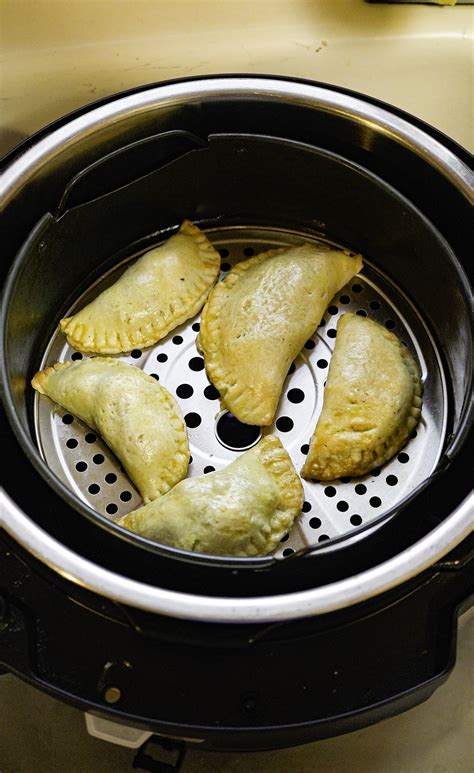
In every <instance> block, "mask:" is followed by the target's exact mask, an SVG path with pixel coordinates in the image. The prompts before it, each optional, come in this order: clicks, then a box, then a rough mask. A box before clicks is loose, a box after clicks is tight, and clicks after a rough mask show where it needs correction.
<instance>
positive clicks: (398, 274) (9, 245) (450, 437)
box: [0, 75, 473, 767]
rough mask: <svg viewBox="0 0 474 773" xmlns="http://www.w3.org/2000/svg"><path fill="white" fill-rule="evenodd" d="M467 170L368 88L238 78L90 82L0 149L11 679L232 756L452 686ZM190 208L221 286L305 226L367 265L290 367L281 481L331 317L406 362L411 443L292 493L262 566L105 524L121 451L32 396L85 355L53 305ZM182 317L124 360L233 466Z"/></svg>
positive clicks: (120, 489) (1, 592)
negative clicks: (33, 129) (401, 349)
mask: <svg viewBox="0 0 474 773" xmlns="http://www.w3.org/2000/svg"><path fill="white" fill-rule="evenodd" d="M468 164H469V157H468V154H467V153H466V152H465V151H464V150H463V149H462V148H460V147H459V146H458V145H456V144H455V143H454V142H452V141H451V140H450V139H449V138H447V137H445V136H443V135H442V134H440V133H439V132H437V131H436V130H434V129H432V128H431V127H429V126H427V125H425V124H423V123H422V122H421V121H419V120H417V119H415V118H413V117H411V116H409V115H407V114H405V113H402V112H401V111H399V110H397V109H395V108H393V107H390V106H388V105H385V104H383V103H380V102H376V101H375V100H372V99H369V98H367V97H365V96H362V95H359V94H355V93H353V92H348V91H345V90H342V89H338V88H335V87H331V86H328V85H325V84H317V83H312V82H307V81H298V80H294V79H281V78H278V79H277V78H273V77H265V76H261V77H256V76H243V75H238V76H222V77H218V76H212V77H209V78H200V79H189V80H182V81H172V82H167V83H162V84H158V85H154V86H147V87H146V88H143V89H138V90H135V91H131V92H126V93H123V94H119V95H117V96H114V97H110V98H108V99H106V100H103V101H101V102H98V103H95V104H93V105H91V106H88V107H86V108H83V109H81V110H78V111H76V112H75V113H73V114H71V115H69V116H66V117H65V118H63V119H62V120H60V121H57V122H55V123H54V124H52V125H50V126H49V127H47V128H45V129H44V130H43V131H41V132H39V133H38V134H36V135H34V136H33V137H31V138H30V139H29V140H27V141H25V142H24V143H23V144H22V145H21V146H19V147H18V148H16V149H15V150H13V151H12V152H11V153H10V154H9V155H8V156H7V157H6V159H5V161H4V173H3V192H4V214H3V220H4V239H3V243H4V253H3V254H4V258H3V261H2V269H3V274H4V276H5V282H4V290H3V299H2V327H1V335H2V389H3V412H2V420H3V425H2V429H3V434H2V437H3V438H4V462H3V473H4V474H3V480H4V492H3V494H2V504H1V510H0V663H1V664H2V668H3V669H4V670H6V671H11V672H12V673H14V674H17V675H18V676H20V677H21V678H23V679H26V680H27V681H29V682H31V683H32V684H34V685H35V686H37V687H38V688H39V689H42V690H45V691H47V692H49V693H50V694H52V695H54V696H56V697H57V698H59V699H62V700H65V701H68V702H70V703H72V704H73V705H75V706H77V707H79V708H81V709H83V710H84V711H86V712H88V713H89V714H91V715H95V716H98V717H104V718H108V719H112V720H114V721H116V722H117V723H122V724H127V725H130V726H133V727H137V728H143V729H145V730H149V731H151V732H153V733H154V734H156V737H159V738H163V737H164V738H165V739H173V743H175V744H177V745H178V746H180V745H183V744H186V743H189V744H191V743H193V742H199V743H202V744H203V745H204V746H205V747H206V748H209V749H226V750H237V749H238V750H242V749H269V748H276V747H283V746H290V745H293V744H301V743H305V742H309V741H312V740H315V739H318V738H325V737H329V736H333V735H337V734H340V733H344V732H348V731H351V730H354V729H357V728H360V727H363V726H364V725H367V724H370V723H372V722H376V721H379V720H380V719H382V718H385V717H388V716H392V715H394V714H396V713H398V712H401V711H404V710H405V709H408V708H410V707H411V706H414V705H416V704H417V703H420V702H421V701H423V700H425V699H426V698H428V697H429V696H430V695H431V694H432V693H433V692H434V690H435V689H436V688H437V687H438V686H439V685H440V684H441V683H442V682H443V681H444V680H445V679H446V678H447V676H448V675H449V672H450V671H451V669H452V667H453V664H454V660H455V654H456V622H457V616H458V614H459V613H460V612H462V611H463V610H464V609H466V608H467V605H468V603H469V598H470V594H471V593H472V553H473V538H472V524H473V506H472V500H471V499H470V498H469V495H470V475H469V464H468V461H469V458H472V452H471V454H470V453H469V443H470V440H469V428H470V420H471V414H470V405H471V403H470V394H471V392H470V390H471V381H470V379H471V347H470V342H471V327H470V324H471V322H470V291H469V283H468V277H467V274H468V272H469V271H471V270H472V258H471V254H470V249H471V244H472V238H471V237H472V234H471V218H470V198H471V197H472V173H471V171H470V169H469V166H468ZM184 218H188V219H190V220H191V221H193V222H195V223H197V224H198V225H199V227H200V228H202V229H203V230H205V231H206V233H207V235H208V237H209V238H210V239H211V241H212V242H213V243H214V244H215V246H216V248H217V249H218V250H219V251H220V254H221V258H222V265H221V275H222V276H225V275H226V273H227V272H228V270H229V269H230V267H231V266H232V265H235V264H236V263H237V262H239V261H240V260H243V259H246V258H247V257H248V256H250V255H253V254H257V253H258V252H260V251H262V250H264V249H268V248H269V247H281V246H288V245H293V244H299V243H302V242H303V241H310V242H316V243H321V242H322V243H324V244H333V245H337V246H341V247H344V248H348V249H350V250H352V251H355V252H361V253H362V254H363V256H364V269H363V271H362V272H361V273H360V275H358V276H357V277H355V278H354V279H353V280H352V281H351V282H349V283H348V285H347V286H346V287H345V288H343V290H341V292H340V293H338V294H337V296H336V297H335V298H333V299H332V301H331V303H330V305H329V307H328V310H327V312H326V314H325V316H324V318H323V320H322V321H321V324H320V326H319V328H318V329H317V331H315V333H314V335H313V336H312V338H311V339H310V340H309V341H308V342H307V343H306V345H305V347H304V349H303V350H302V352H301V354H300V355H299V356H298V358H297V359H296V360H295V362H294V364H293V366H292V367H291V368H290V371H289V374H288V377H287V381H286V383H285V387H284V391H283V397H282V401H281V403H280V407H279V411H278V413H277V416H276V420H275V424H274V425H273V426H272V427H271V428H269V431H271V432H272V433H274V434H276V435H277V436H279V437H280V439H281V440H282V442H283V444H284V445H285V447H286V448H287V450H288V452H289V453H290V455H291V457H292V459H293V461H294V463H295V466H296V468H297V469H300V468H301V465H302V463H303V461H304V458H305V455H306V453H307V449H308V442H309V438H310V436H311V433H312V431H313V429H314V422H315V417H317V415H318V413H319V410H320V406H321V403H322V394H323V389H324V383H325V380H326V376H327V367H328V363H329V361H330V357H331V353H332V350H333V348H334V344H335V336H336V326H337V320H338V318H339V316H340V315H341V314H342V313H344V312H345V311H348V310H351V311H355V312H356V313H359V314H361V315H362V316H364V315H366V316H370V317H372V318H374V319H376V320H378V321H379V322H380V323H382V324H385V325H386V327H387V328H388V329H392V330H394V332H395V333H397V335H398V336H399V337H400V339H401V340H402V341H403V342H404V343H405V345H406V346H407V347H408V348H409V349H410V350H411V351H413V352H414V354H415V355H416V357H417V358H418V361H419V362H420V365H421V370H422V377H423V382H424V403H423V412H422V420H421V422H420V424H419V426H418V428H417V431H416V432H415V433H414V436H413V437H412V438H411V439H410V440H409V442H408V444H407V446H406V447H405V448H404V449H402V451H401V452H400V453H399V454H398V456H396V457H395V458H394V459H393V460H391V461H390V462H389V463H387V464H386V465H384V467H382V468H380V469H377V470H374V471H372V473H369V474H368V475H366V476H363V477H361V478H357V479H349V478H343V479H341V480H337V481H334V482H331V483H329V484H323V483H318V482H306V481H305V482H304V486H305V502H304V505H303V511H302V513H301V516H300V517H299V519H298V520H297V523H296V525H295V527H294V528H293V529H292V531H291V533H290V535H289V536H288V538H284V541H283V542H282V543H281V545H280V547H279V549H278V550H277V551H276V552H275V554H274V555H271V556H267V557H261V558H255V559H254V558H231V557H225V556H224V557H217V556H209V555H203V554H199V553H190V552H187V551H183V550H178V549H174V548H170V547H168V546H166V545H161V544H158V543H154V542H151V541H150V540H147V539H145V538H141V537H138V536H136V535H133V534H131V533H129V532H126V531H125V530H124V529H121V528H120V527H119V526H118V525H117V524H116V521H117V520H118V518H119V517H120V516H121V515H123V514H124V513H126V512H128V511H129V510H131V509H133V508H134V507H136V506H137V505H138V504H139V501H140V499H139V496H138V494H137V492H136V491H135V489H134V488H133V486H132V485H131V484H130V482H129V480H128V479H127V478H126V476H125V474H124V472H123V470H122V469H121V468H120V465H119V464H118V462H117V460H116V459H115V458H114V457H113V455H112V454H111V452H110V451H109V449H108V448H107V446H105V444H103V443H102V441H101V439H100V438H99V437H97V436H96V435H94V433H91V431H90V430H89V429H88V428H86V427H85V426H84V425H82V424H81V423H80V422H79V421H77V419H75V418H74V417H73V416H70V415H69V414H67V413H66V412H65V411H62V410H61V409H59V408H58V407H57V406H56V407H54V406H53V405H52V404H51V403H50V402H49V401H47V400H46V399H45V398H42V399H41V400H40V399H38V397H35V394H34V392H33V390H32V388H31V386H30V381H31V378H32V376H33V374H34V373H35V372H36V371H37V370H38V369H40V368H42V367H44V366H45V365H47V364H49V363H51V362H54V361H56V360H58V359H69V358H71V357H73V358H74V359H77V358H80V357H81V356H82V355H81V353H79V352H75V351H74V350H73V349H71V347H69V346H68V344H67V343H66V341H65V338H64V337H63V336H62V335H61V334H59V333H58V321H59V319H60V318H62V317H64V316H66V314H68V313H70V312H71V310H74V309H77V308H79V307H81V306H82V305H84V303H85V302H86V301H87V300H89V299H90V298H92V297H94V295H96V294H97V293H98V292H100V290H101V289H102V288H103V287H105V286H106V284H107V283H110V282H111V281H113V280H114V278H115V277H117V276H118V275H119V273H120V272H121V271H123V269H124V267H125V266H126V265H128V263H129V261H131V260H134V259H135V258H136V257H137V256H138V255H140V254H141V253H142V252H144V251H145V250H146V249H149V248H150V247H151V246H153V245H156V244H159V243H160V242H162V241H163V240H165V239H166V238H168V237H169V236H170V235H171V234H172V233H174V232H175V231H176V230H177V228H178V227H179V225H180V223H181V221H182V220H183V219H184ZM198 330H199V315H198V316H197V317H196V318H194V319H192V320H189V321H188V322H187V323H185V324H184V325H182V326H181V327H180V328H178V329H177V330H175V331H173V332H172V333H170V335H169V336H168V337H167V338H166V339H165V340H164V341H161V342H160V343H159V344H158V345H157V346H156V347H150V348H149V349H146V350H143V351H142V350H134V351H133V352H131V353H129V354H128V355H126V356H124V357H123V358H122V359H124V360H125V361H128V362H131V363H132V364H134V365H136V366H137V367H141V368H143V370H145V372H147V373H151V374H154V375H155V377H156V378H158V379H159V380H160V383H163V384H164V385H165V386H166V387H167V388H168V389H170V391H171V392H172V393H173V394H175V395H176V396H177V399H178V402H180V405H181V408H182V411H183V415H185V416H186V417H187V425H188V433H189V440H190V447H191V454H192V457H193V459H192V464H191V466H190V470H189V475H200V474H203V473H204V472H205V469H206V468H209V467H211V468H212V469H220V468H222V467H225V466H226V465H227V464H229V463H230V462H231V461H232V459H234V458H236V456H237V455H238V454H239V453H241V452H242V451H243V450H244V449H245V448H248V447H250V446H251V445H252V444H254V443H255V442H256V441H257V440H258V437H259V436H260V429H259V428H257V429H256V430H253V429H252V430H248V429H247V430H246V429H245V427H242V426H239V425H238V424H237V423H235V422H233V421H232V420H231V419H229V418H227V419H224V421H223V420H222V413H221V412H220V410H219V402H218V399H217V395H216V394H214V392H213V391H212V389H209V388H208V387H209V382H208V381H207V379H206V375H205V370H204V368H203V362H202V359H201V357H200V354H199V352H198V351H197V350H196V347H195V338H196V333H197V331H198ZM185 385H187V387H188V389H186V390H185V389H180V387H183V386H185ZM189 388H190V389H191V392H190V391H189ZM292 390H297V392H298V400H297V401H295V400H292V397H291V394H290V393H291V391H292ZM180 394H181V395H182V396H181V397H180ZM294 394H295V392H294V391H293V397H294ZM471 446H472V443H471ZM471 451H472V448H471ZM208 471H209V470H208ZM147 756H148V755H147V751H146V750H142V751H141V752H139V755H138V761H137V765H142V766H144V767H146V766H147V765H151V763H150V762H149V760H148V761H147Z"/></svg>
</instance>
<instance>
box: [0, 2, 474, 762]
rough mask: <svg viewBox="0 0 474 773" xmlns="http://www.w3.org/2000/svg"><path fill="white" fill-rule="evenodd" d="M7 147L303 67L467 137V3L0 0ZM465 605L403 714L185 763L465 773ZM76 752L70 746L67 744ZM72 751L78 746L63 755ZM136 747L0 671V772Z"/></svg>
mask: <svg viewBox="0 0 474 773" xmlns="http://www.w3.org/2000/svg"><path fill="white" fill-rule="evenodd" d="M0 20H1V49H2V53H1V59H0V75H1V89H2V109H1V112H0V152H4V151H7V150H9V149H10V148H11V147H13V146H14V145H15V144H16V143H17V142H19V141H21V140H22V139H23V138H24V137H26V136H28V135H29V134H31V133H32V132H34V131H36V130H37V129H39V128H41V127H42V126H44V125H45V124H47V123H48V122H49V121H51V120H53V119H55V118H57V117H59V116H61V115H64V114H65V113H67V112H68V111H70V110H73V109H74V108H76V107H79V106H81V105H84V104H87V103H88V102H91V101H93V100H95V99H99V98H101V97H104V96H106V95H109V94H112V93H114V92H117V91H120V90H123V89H127V88H132V87H135V86H139V85H141V84H147V83H153V82H155V81H160V80H165V79H168V78H178V77H183V76H187V75H203V74H211V73H225V72H248V73H270V74H276V75H279V74H280V75H292V76H298V77H304V78H311V79H315V80H319V81H325V82H328V83H333V84H336V85H339V86H343V87H346V88H350V89H354V90H356V91H360V92H363V93H366V94H368V95H371V96H374V97H377V98H379V99H382V100H384V101H386V102H388V103H392V104H394V105H396V106H398V107H401V108H403V109H404V110H407V111H408V112H411V113H413V114H414V115H416V116H418V117H420V118H422V119H424V120H425V121H427V122H428V123H431V124H432V125H434V126H436V127H437V128H438V129H440V130H441V131H444V132H445V133H447V134H448V135H450V136H451V137H452V138H454V139H455V140H457V141H458V142H460V143H461V144H463V145H464V146H466V147H468V148H471V149H472V148H473V147H474V143H473V137H474V133H473V126H472V123H473V120H472V119H473V116H472V37H473V8H472V7H469V6H462V7H461V6H457V7H454V8H447V7H444V8H440V7H435V6H423V5H377V4H368V3H365V2H363V0H292V2H288V0H161V1H160V2H156V0H93V1H91V0H0ZM473 638H474V612H472V611H471V612H469V613H467V614H465V615H464V616H463V617H462V618H461V621H460V637H459V648H458V662H457V665H456V667H455V670H454V672H453V674H452V676H451V678H450V679H449V680H448V682H447V683H446V684H445V685H443V686H442V687H441V688H440V689H439V690H438V691H437V693H436V694H435V695H434V696H433V697H432V698H431V699H430V700H429V701H428V703H426V704H423V705H421V706H419V707H417V708H415V709H412V710H411V711H409V712H407V713H406V714H403V715H400V716H398V717H395V718H393V719H390V720H387V721H385V722H384V723H381V724H379V725H377V726H374V727H371V728H367V729H365V730H361V731H358V732H355V733H351V734H350V735H348V736H344V737H340V738H335V739H330V740H327V741H321V742H318V743H315V744H310V745H307V746H304V747H298V748H295V749H287V750H283V751H278V752H264V753H260V754H250V755H245V756H244V755H237V754H235V755H234V754H208V753H205V752H203V751H199V750H192V751H191V752H190V753H189V754H188V757H187V759H186V761H185V764H184V766H183V772H184V773H192V772H193V771H196V772H197V771H203V772H205V771H207V770H209V771H210V770H214V771H215V770H217V771H237V770H246V771H251V772H252V773H254V772H255V773H258V771H270V770H271V771H273V773H280V772H281V773H283V771H285V773H286V771H290V770H294V771H298V773H304V772H305V771H308V772H309V771H314V770H320V771H325V772H326V771H327V772H328V773H330V772H332V771H334V772H335V773H339V771H341V772H342V771H346V770H351V771H353V772H355V773H357V771H361V773H362V771H364V773H367V772H369V773H370V772H371V771H374V772H375V771H377V773H379V771H381V772H382V773H392V772H393V773H403V772H405V771H407V772H409V773H418V772H420V773H444V772H445V771H446V773H448V772H449V773H458V772H459V773H465V772H466V773H467V771H471V770H473V762H472V761H473V759H474V748H473V744H472V740H471V738H472V735H471V730H472V727H473V726H474V696H473V680H472V670H471V663H470V658H471V651H472V642H473ZM72 749H73V750H74V751H73V752H72V751H71V750H72ZM71 755H73V756H71ZM132 758H133V752H131V751H130V750H127V749H123V748H120V747H114V746H111V745H109V744H106V743H104V742H102V741H99V740H97V739H92V738H90V737H89V736H87V734H86V731H85V727H84V722H83V717H82V715H81V713H80V712H78V711H76V710H74V709H72V708H71V707H69V706H65V705H63V704H61V703H59V702H57V701H54V700H53V699H51V698H49V697H47V696H45V695H43V694H41V693H38V692H37V691H35V690H33V689H32V688H31V687H28V686H26V685H25V684H23V683H22V682H20V681H19V680H17V679H15V678H14V677H12V676H10V675H7V676H3V677H0V771H1V773H23V772H25V773H40V772H41V773H43V771H48V773H54V771H61V773H62V772H63V771H65V770H67V771H68V773H82V771H84V773H85V772H86V771H87V773H89V771H94V773H96V771H98V772H99V773H107V772H108V771H122V770H124V771H125V770H129V769H130V765H131V760H132Z"/></svg>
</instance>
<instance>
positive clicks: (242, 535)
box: [118, 435, 303, 556]
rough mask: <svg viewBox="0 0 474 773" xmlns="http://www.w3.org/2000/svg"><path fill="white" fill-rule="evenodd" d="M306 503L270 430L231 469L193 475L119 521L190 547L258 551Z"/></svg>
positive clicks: (269, 545)
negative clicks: (198, 475)
mask: <svg viewBox="0 0 474 773" xmlns="http://www.w3.org/2000/svg"><path fill="white" fill-rule="evenodd" d="M302 504H303V487H302V485H301V481H300V479H299V477H298V475H297V474H296V472H295V469H294V467H293V464H292V462H291V459H290V457H289V456H288V454H287V452H286V451H285V449H284V448H283V446H282V444H281V443H280V441H279V440H278V438H276V437H273V436H272V435H269V436H267V437H265V438H263V439H262V440H261V441H260V442H259V443H258V445H256V446H255V448H251V449H250V450H249V451H246V452H245V453H243V454H242V455H241V456H240V457H239V458H238V459H236V460H235V462H232V464H230V465H229V466H228V467H226V469H225V470H220V471H219V472H214V473H210V474H209V475H203V476H201V477H197V478H187V479H186V480H183V481H182V482H181V483H178V485H177V486H175V488H174V489H173V490H172V491H170V492H169V493H168V494H166V495H165V496H164V497H160V498H159V499H157V500H156V502H151V503H150V504H149V505H145V507H141V508H139V509H138V510H135V511H134V512H131V513H128V515H125V516H123V517H122V518H121V519H120V521H118V523H119V525H120V526H125V527H126V528H127V529H130V530H131V531H134V532H136V533H137V534H141V535H142V536H144V537H148V538H149V539H152V540H156V541H157V542H164V543H165V544H167V545H172V546H174V547H178V548H184V549H185V550H195V551H198V552H200V553H211V554H214V555H227V556H257V555H264V554H266V553H269V552H270V551H271V550H273V549H274V548H275V547H276V546H277V545H278V543H279V541H280V540H281V538H282V537H283V536H284V534H286V533H287V531H288V529H289V528H290V527H291V525H292V523H293V521H294V519H295V518H296V516H297V515H299V513H300V511H301V507H302Z"/></svg>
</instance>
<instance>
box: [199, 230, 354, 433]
mask: <svg viewBox="0 0 474 773" xmlns="http://www.w3.org/2000/svg"><path fill="white" fill-rule="evenodd" d="M361 268H362V259H361V256H360V255H355V256H352V255H351V254H350V253H348V252H344V251H342V250H336V249H329V248H327V247H324V246H315V245H311V244H303V245H302V246H301V247H292V248H291V249H288V250H283V251H282V250H272V251H270V252H266V253H262V254H261V255H257V256H256V257H253V258H250V259H249V260H246V261H243V262H242V263H239V264H237V266H235V268H233V269H232V271H231V272H230V273H229V274H228V276H227V277H226V278H225V279H224V281H223V282H221V283H220V284H218V285H217V286H216V287H215V288H214V290H213V291H212V293H211V295H210V297H209V300H208V302H207V304H206V306H205V307H204V311H203V314H202V318H201V330H200V334H199V340H198V345H199V347H200V348H201V350H202V352H203V354H204V360H205V364H206V371H207V375H208V377H209V379H210V380H211V381H212V383H213V384H214V386H215V387H216V388H217V390H218V391H219V393H220V396H221V401H222V405H223V407H225V408H228V409H229V411H231V413H233V414H234V416H236V417H237V419H239V420H240V421H242V422H244V424H257V425H259V426H262V425H269V424H271V423H272V421H273V418H274V416H275V412H276V410H277V406H278V401H279V399H280V394H281V390H282V388H283V383H284V380H285V378H286V375H287V372H288V368H289V366H290V365H291V363H292V361H293V360H294V358H295V357H296V355H297V354H298V352H299V351H300V350H301V347H302V346H303V344H304V342H305V341H306V340H307V339H308V338H309V337H310V336H311V335H312V334H313V332H314V330H315V329H316V328H317V326H318V324H319V322H320V320H321V317H322V316H323V314H324V312H325V310H326V307H327V305H328V303H329V301H330V300H331V298H332V297H333V295H334V294H335V293H336V292H337V291H338V290H340V289H341V288H342V287H343V286H344V285H345V284H346V282H348V281H349V279H351V277H353V276H354V274H356V273H357V272H358V271H359V270H360V269H361Z"/></svg>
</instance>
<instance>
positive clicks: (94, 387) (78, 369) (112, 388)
mask: <svg viewBox="0 0 474 773" xmlns="http://www.w3.org/2000/svg"><path fill="white" fill-rule="evenodd" d="M31 383H32V385H33V387H34V388H35V389H36V390H37V391H38V392H40V393H41V394H43V395H47V396H48V397H50V398H51V400H53V401H54V402H56V403H58V404H59V405H61V406H62V407H63V408H65V409H66V411H70V412H71V413H72V414H74V416H77V418H78V419H80V420H81V421H83V422H85V423H86V424H87V425H88V426H89V427H90V428H91V429H93V430H96V431H97V432H98V433H99V434H100V435H101V436H102V438H103V439H104V440H105V442H106V443H107V445H109V446H110V448H111V449H112V451H113V452H114V454H115V455H116V456H117V457H118V458H119V459H120V461H121V462H122V465H123V466H124V468H125V470H126V472H127V474H128V475H129V477H130V479H131V480H132V482H133V483H134V484H135V486H136V487H137V489H138V491H139V492H140V494H141V495H142V497H143V499H144V501H145V502H149V501H151V500H153V499H156V497H158V496H160V494H165V493H166V492H167V491H169V489H170V488H171V487H172V486H174V485H175V484H176V483H178V481H180V480H182V479H183V478H184V477H185V475H186V472H187V469H188V464H189V446H188V439H187V434H186V428H185V426H184V422H183V419H182V418H181V415H180V411H179V408H178V405H177V403H176V402H175V400H174V398H173V397H172V396H171V395H170V393H169V392H168V391H167V390H166V389H164V387H162V386H160V385H159V384H157V383H156V381H155V379H153V378H152V377H151V376H148V375H146V373H144V372H143V371H142V370H140V369H139V368H135V367H134V366H133V365H128V364H127V363H125V362H121V361H120V360H115V359H112V358H109V357H95V358H93V359H83V360H79V361H76V362H71V361H68V362H57V363H56V364H55V365H53V366H52V367H49V368H46V369H45V370H43V371H40V372H39V373H37V374H36V375H35V377H34V378H33V380H32V382H31Z"/></svg>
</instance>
